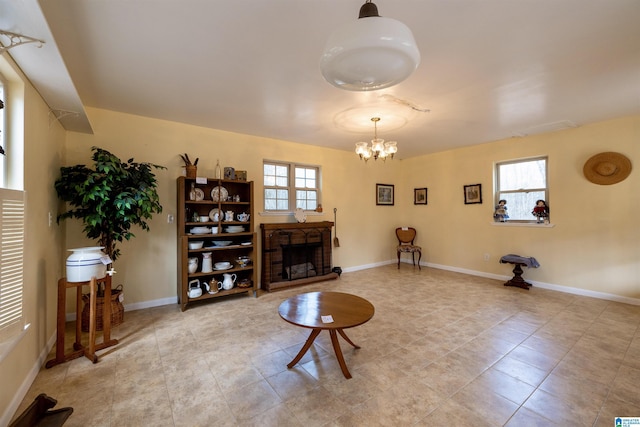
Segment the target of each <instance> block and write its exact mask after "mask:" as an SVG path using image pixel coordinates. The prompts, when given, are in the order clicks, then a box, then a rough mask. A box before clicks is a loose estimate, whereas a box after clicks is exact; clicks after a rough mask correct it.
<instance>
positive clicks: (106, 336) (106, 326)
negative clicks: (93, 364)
mask: <svg viewBox="0 0 640 427" xmlns="http://www.w3.org/2000/svg"><path fill="white" fill-rule="evenodd" d="M116 344H118V340H117V339H111V276H107V277H106V278H105V281H104V305H103V306H102V342H101V343H100V344H96V346H95V349H96V350H102V349H104V348H107V347H111V346H112V345H116Z"/></svg>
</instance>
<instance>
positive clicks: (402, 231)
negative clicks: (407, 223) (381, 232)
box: [396, 227, 416, 245]
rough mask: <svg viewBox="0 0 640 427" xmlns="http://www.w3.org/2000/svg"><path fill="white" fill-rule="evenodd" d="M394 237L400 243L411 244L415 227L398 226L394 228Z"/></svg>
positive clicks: (414, 234)
mask: <svg viewBox="0 0 640 427" xmlns="http://www.w3.org/2000/svg"><path fill="white" fill-rule="evenodd" d="M396 237H397V238H398V242H399V243H400V244H401V245H413V240H414V239H415V238H416V229H415V228H413V227H398V228H396Z"/></svg>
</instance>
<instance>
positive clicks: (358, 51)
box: [320, 0, 420, 91]
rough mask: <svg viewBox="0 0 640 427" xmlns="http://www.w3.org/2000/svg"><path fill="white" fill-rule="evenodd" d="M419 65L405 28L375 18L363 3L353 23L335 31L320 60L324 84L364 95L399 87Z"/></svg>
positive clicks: (368, 2)
mask: <svg viewBox="0 0 640 427" xmlns="http://www.w3.org/2000/svg"><path fill="white" fill-rule="evenodd" d="M419 63H420V51H419V50H418V47H417V46H416V41H415V39H414V38H413V34H412V33H411V30H410V29H409V27H407V26H406V25H405V24H403V23H402V22H400V21H397V20H395V19H392V18H385V17H381V16H380V15H378V7H377V6H376V5H375V4H374V3H372V2H371V0H366V2H365V4H363V5H362V7H361V8H360V15H359V16H358V20H357V21H352V22H350V23H348V24H347V25H345V26H343V27H341V28H338V29H337V30H336V31H335V32H334V33H333V34H332V35H331V36H330V37H329V40H328V41H327V44H326V46H325V49H324V53H323V54H322V57H321V58H320V70H321V72H322V75H323V76H324V78H325V80H326V81H327V82H329V83H331V84H332V85H334V86H336V87H337V88H340V89H346V90H353V91H368V90H376V89H383V88H386V87H389V86H393V85H395V84H398V83H400V82H401V81H403V80H404V79H406V78H407V77H409V76H410V75H411V73H413V72H414V71H415V70H416V68H418V64H419Z"/></svg>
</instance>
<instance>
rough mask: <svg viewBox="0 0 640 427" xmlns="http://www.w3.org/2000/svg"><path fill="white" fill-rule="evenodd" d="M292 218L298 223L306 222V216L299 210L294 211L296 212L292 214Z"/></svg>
mask: <svg viewBox="0 0 640 427" xmlns="http://www.w3.org/2000/svg"><path fill="white" fill-rule="evenodd" d="M293 217H294V218H295V219H296V221H298V222H307V214H305V213H304V211H303V210H302V209H301V208H298V209H296V212H295V213H294V214H293Z"/></svg>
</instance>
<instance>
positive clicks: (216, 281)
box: [177, 177, 257, 311]
mask: <svg viewBox="0 0 640 427" xmlns="http://www.w3.org/2000/svg"><path fill="white" fill-rule="evenodd" d="M177 187H178V203H177V208H178V211H177V212H178V215H177V231H178V258H179V262H178V265H179V268H178V270H179V271H178V300H179V302H180V305H181V308H182V310H183V311H184V310H185V309H186V306H187V304H188V303H190V302H192V301H197V300H203V299H210V298H217V297H222V296H226V295H232V294H239V293H248V294H252V295H255V294H256V289H257V288H256V286H257V283H256V277H257V272H256V271H255V267H254V262H255V259H256V256H257V255H256V253H257V252H255V244H256V234H255V233H254V230H253V228H254V225H253V218H252V217H253V182H251V181H232V180H212V179H202V178H198V179H195V178H186V177H180V178H178V186H177ZM198 189H199V190H200V191H196V190H198ZM209 197H211V198H209ZM196 198H197V200H196Z"/></svg>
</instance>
